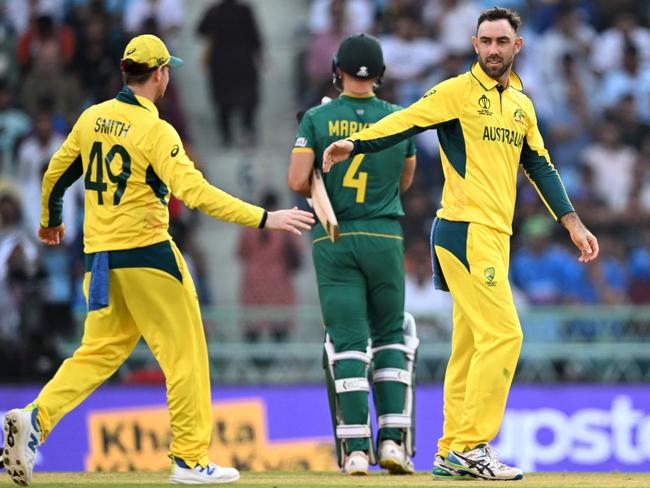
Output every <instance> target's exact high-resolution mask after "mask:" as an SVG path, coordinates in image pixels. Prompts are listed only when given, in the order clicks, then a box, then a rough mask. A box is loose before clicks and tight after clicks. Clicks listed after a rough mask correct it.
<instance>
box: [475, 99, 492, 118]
mask: <svg viewBox="0 0 650 488" xmlns="http://www.w3.org/2000/svg"><path fill="white" fill-rule="evenodd" d="M490 105H492V102H490V99H489V98H488V97H486V96H485V95H481V98H479V99H478V106H479V107H481V110H479V111H478V113H479V115H492V112H491V111H490Z"/></svg>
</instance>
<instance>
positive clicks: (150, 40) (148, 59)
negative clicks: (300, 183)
mask: <svg viewBox="0 0 650 488" xmlns="http://www.w3.org/2000/svg"><path fill="white" fill-rule="evenodd" d="M128 60H131V61H132V63H137V64H140V65H146V66H147V69H146V71H149V70H153V69H156V68H159V67H161V66H182V65H183V60H182V59H180V58H177V57H175V56H172V55H171V54H169V50H168V49H167V46H165V43H164V42H162V40H160V38H158V37H156V36H154V35H152V34H143V35H141V36H137V37H134V38H133V39H131V40H130V41H129V43H128V44H127V45H126V48H124V55H123V56H122V61H121V63H120V69H121V70H122V71H132V70H130V69H129V65H130V64H131V63H129V62H128Z"/></svg>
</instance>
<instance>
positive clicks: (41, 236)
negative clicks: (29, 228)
mask: <svg viewBox="0 0 650 488" xmlns="http://www.w3.org/2000/svg"><path fill="white" fill-rule="evenodd" d="M64 234H65V228H64V227H63V224H61V225H57V226H56V227H41V228H40V229H38V240H39V241H41V242H42V243H43V244H47V245H48V246H58V245H59V244H61V241H62V240H63V235H64Z"/></svg>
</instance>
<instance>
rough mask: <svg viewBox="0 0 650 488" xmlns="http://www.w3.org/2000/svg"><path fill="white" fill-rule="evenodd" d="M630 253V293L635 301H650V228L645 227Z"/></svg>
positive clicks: (628, 264) (645, 302)
mask: <svg viewBox="0 0 650 488" xmlns="http://www.w3.org/2000/svg"><path fill="white" fill-rule="evenodd" d="M640 234H641V235H640V236H639V239H638V240H637V241H636V242H637V244H636V246H635V247H634V249H632V252H631V253H630V255H629V258H628V263H627V266H628V268H629V270H630V283H629V288H628V294H629V297H630V300H631V301H632V302H633V303H641V304H648V303H650V229H649V228H645V229H644V230H643V231H642V232H641V233H640Z"/></svg>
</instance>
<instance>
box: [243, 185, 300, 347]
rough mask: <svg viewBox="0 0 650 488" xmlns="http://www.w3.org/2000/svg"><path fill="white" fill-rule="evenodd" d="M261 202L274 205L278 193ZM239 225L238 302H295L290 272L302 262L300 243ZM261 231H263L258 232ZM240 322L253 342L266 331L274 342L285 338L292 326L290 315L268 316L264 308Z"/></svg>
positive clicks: (272, 207)
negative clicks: (254, 315) (240, 268)
mask: <svg viewBox="0 0 650 488" xmlns="http://www.w3.org/2000/svg"><path fill="white" fill-rule="evenodd" d="M261 205H264V208H266V209H268V211H269V212H270V211H273V210H275V209H277V208H278V196H277V194H276V193H275V192H274V191H269V192H268V193H266V194H265V195H264V196H263V197H262V201H261ZM251 230H252V232H250V231H249V229H242V232H241V233H240V235H239V243H238V245H237V256H238V257H239V259H240V261H241V264H242V277H241V280H240V293H239V297H240V303H241V304H242V305H244V306H246V307H253V308H251V310H254V307H265V306H273V307H277V306H283V307H292V306H295V304H296V292H295V288H294V286H293V274H294V273H295V272H296V271H297V270H298V269H299V268H300V266H301V265H302V248H301V243H300V241H299V240H297V239H296V238H295V237H294V236H289V235H280V234H279V233H260V232H258V231H257V229H251ZM262 234H264V235H262ZM260 311H261V314H260V315H259V316H256V317H254V318H253V319H252V320H248V321H246V322H245V323H244V324H243V327H244V337H245V339H246V340H247V341H250V342H256V341H258V340H259V339H260V338H261V335H262V334H263V333H267V334H269V335H270V336H271V338H272V339H273V340H274V341H276V342H281V341H284V340H286V338H287V336H288V334H289V331H290V330H291V328H292V327H293V322H292V320H291V317H290V316H280V317H268V311H266V310H264V309H261V310H260Z"/></svg>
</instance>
